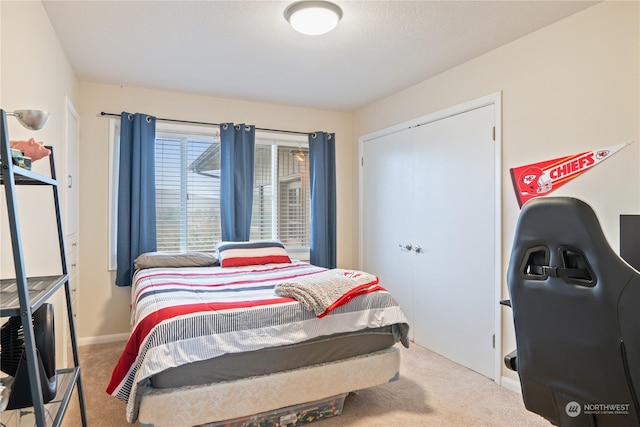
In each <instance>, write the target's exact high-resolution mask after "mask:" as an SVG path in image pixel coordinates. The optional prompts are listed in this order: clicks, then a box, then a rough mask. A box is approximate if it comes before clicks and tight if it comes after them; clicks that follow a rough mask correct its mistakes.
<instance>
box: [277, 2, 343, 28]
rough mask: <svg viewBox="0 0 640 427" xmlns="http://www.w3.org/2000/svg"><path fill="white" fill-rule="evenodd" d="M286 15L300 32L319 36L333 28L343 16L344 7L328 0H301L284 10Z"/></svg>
mask: <svg viewBox="0 0 640 427" xmlns="http://www.w3.org/2000/svg"><path fill="white" fill-rule="evenodd" d="M284 17H285V18H286V19H287V21H289V24H291V26H292V27H293V28H294V29H295V30H296V31H298V32H301V33H302V34H307V35H310V36H318V35H320V34H324V33H328V32H329V31H331V30H333V29H334V28H335V27H336V25H338V22H339V21H340V19H341V18H342V9H340V7H339V6H338V5H336V4H334V3H331V2H328V1H306V0H304V1H299V2H296V3H292V4H290V5H289V6H288V7H287V8H286V9H285V10H284Z"/></svg>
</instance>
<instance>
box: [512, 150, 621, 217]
mask: <svg viewBox="0 0 640 427" xmlns="http://www.w3.org/2000/svg"><path fill="white" fill-rule="evenodd" d="M629 144H630V143H624V144H618V145H614V146H611V147H607V148H602V149H600V150H594V151H585V152H584V153H580V154H573V155H570V156H566V157H558V158H557V159H553V160H546V161H544V162H539V163H532V164H530V165H525V166H519V167H516V168H511V169H510V172H511V181H512V182H513V189H514V190H515V192H516V197H517V199H518V204H519V205H520V207H522V205H523V204H524V203H525V202H526V201H527V200H529V199H532V198H534V197H538V196H544V195H545V194H548V193H550V192H552V191H553V190H555V189H557V188H559V187H560V186H562V185H564V184H565V183H567V182H569V181H570V180H572V179H573V178H575V177H576V176H578V175H580V174H581V173H583V172H585V171H587V170H589V169H591V168H592V167H594V166H595V165H597V164H598V163H600V162H601V161H603V160H606V159H608V158H609V157H611V155H613V154H614V153H616V152H617V151H620V150H621V149H623V148H624V147H626V146H627V145H629Z"/></svg>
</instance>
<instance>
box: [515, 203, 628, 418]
mask: <svg viewBox="0 0 640 427" xmlns="http://www.w3.org/2000/svg"><path fill="white" fill-rule="evenodd" d="M507 283H508V288H509V296H510V299H511V307H512V310H513V317H514V324H515V333H516V344H517V370H518V375H519V376H520V383H521V387H522V395H523V399H524V403H525V406H526V408H527V409H528V410H530V411H532V412H535V413H537V414H539V415H542V416H544V417H545V418H546V419H548V420H549V421H551V422H552V423H553V424H555V425H561V426H562V425H576V426H578V425H579V426H584V425H598V426H607V425H611V426H624V425H638V424H639V417H638V413H639V410H640V408H639V406H638V395H637V393H638V392H640V273H639V272H638V271H636V270H635V269H633V268H632V267H631V266H629V265H628V264H627V263H626V262H625V261H624V260H622V259H621V258H620V257H619V256H618V255H617V254H616V252H614V251H613V250H612V248H611V247H610V246H609V243H608V242H607V239H606V238H605V236H604V234H603V232H602V229H601V227H600V223H599V222H598V219H597V217H596V215H595V213H594V211H593V209H592V208H591V207H590V206H589V205H588V204H586V203H584V202H582V201H580V200H577V199H574V198H567V197H540V198H536V199H532V200H530V201H529V202H527V203H526V204H525V205H524V206H523V208H522V211H521V213H520V217H519V219H518V224H517V226H516V233H515V238H514V242H513V248H512V252H511V260H510V262H509V269H508V274H507Z"/></svg>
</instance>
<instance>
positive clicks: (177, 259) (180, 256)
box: [133, 252, 218, 270]
mask: <svg viewBox="0 0 640 427" xmlns="http://www.w3.org/2000/svg"><path fill="white" fill-rule="evenodd" d="M215 265H218V256H217V255H216V254H212V253H206V252H146V253H144V254H141V255H140V256H138V258H136V260H135V261H134V262H133V266H134V267H135V268H136V270H137V269H140V268H154V267H168V268H172V267H212V266H215Z"/></svg>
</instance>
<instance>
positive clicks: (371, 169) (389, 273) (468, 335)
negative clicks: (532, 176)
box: [362, 105, 496, 378]
mask: <svg viewBox="0 0 640 427" xmlns="http://www.w3.org/2000/svg"><path fill="white" fill-rule="evenodd" d="M494 122H495V118H494V105H488V106H484V107H481V108H477V109H474V110H471V111H467V112H464V113H461V114H456V115H453V116H449V117H446V118H443V119H440V120H436V121H433V122H429V123H427V124H424V125H420V126H417V127H412V128H408V129H405V130H402V131H399V132H395V133H392V134H389V135H386V136H382V137H379V138H376V139H372V140H368V141H365V142H364V143H363V156H364V161H363V175H362V176H363V248H362V251H363V269H364V270H366V271H369V272H372V273H374V274H377V275H378V276H379V277H380V282H381V285H382V286H384V287H385V288H387V289H388V290H389V291H390V292H391V293H392V294H393V295H394V296H395V298H396V299H397V300H398V302H399V303H400V305H401V306H402V308H403V310H404V312H405V313H406V315H407V317H408V318H409V322H410V326H411V336H412V339H413V340H414V341H415V342H416V343H417V344H419V345H422V346H424V347H426V348H429V349H431V350H433V351H435V352H437V353H439V354H441V355H443V356H445V357H447V358H449V359H451V360H453V361H455V362H458V363H460V364H462V365H464V366H466V367H468V368H470V369H473V370H475V371H476V372H479V373H481V374H483V375H485V376H487V377H490V378H494V360H495V358H494V348H493V339H494V338H493V337H494V333H495V330H494V329H495V326H494V325H495V322H494V315H495V306H496V296H495V295H494V293H495V272H494V269H495V256H496V255H495V250H494V241H495V234H494V233H495V223H494V221H495V212H494V210H495V197H496V195H495V188H496V186H495V151H494V150H495V147H494V141H493V127H494Z"/></svg>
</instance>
